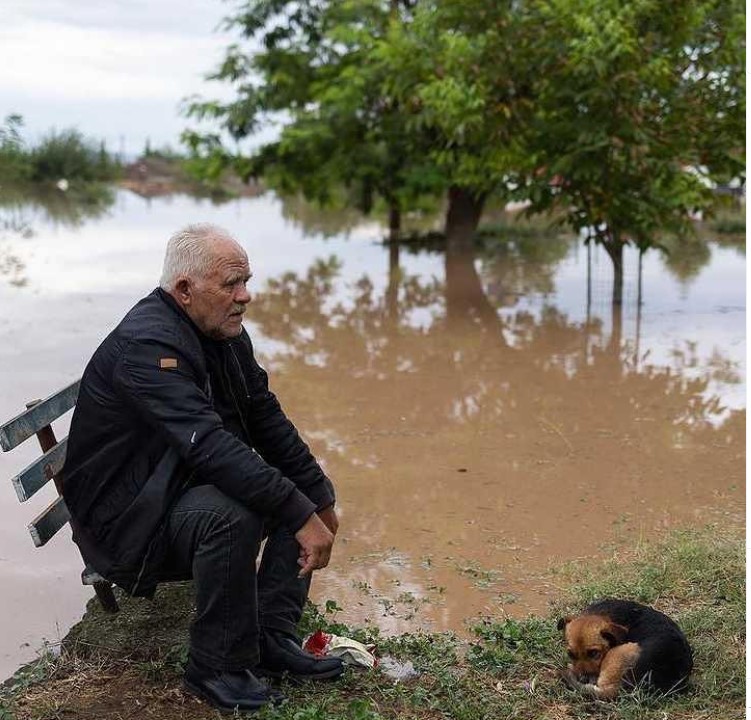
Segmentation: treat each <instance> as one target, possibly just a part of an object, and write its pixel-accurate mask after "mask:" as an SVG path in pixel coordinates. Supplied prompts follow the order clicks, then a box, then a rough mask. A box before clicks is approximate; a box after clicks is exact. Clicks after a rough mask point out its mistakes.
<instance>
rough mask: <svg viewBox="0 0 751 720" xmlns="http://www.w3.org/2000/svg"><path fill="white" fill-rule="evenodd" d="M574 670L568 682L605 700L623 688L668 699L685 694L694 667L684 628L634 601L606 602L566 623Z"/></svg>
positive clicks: (568, 674)
mask: <svg viewBox="0 0 751 720" xmlns="http://www.w3.org/2000/svg"><path fill="white" fill-rule="evenodd" d="M558 629H559V630H563V632H564V637H565V640H566V649H567V651H568V656H569V660H570V664H569V666H568V667H567V668H566V669H565V670H564V671H563V672H562V676H563V679H564V680H565V681H566V683H567V684H568V685H569V686H571V687H573V688H575V689H577V690H581V691H583V692H585V693H588V694H590V695H592V696H594V697H597V698H601V699H603V700H610V699H612V698H614V697H616V695H617V694H618V692H619V691H620V689H621V688H634V687H637V686H639V687H644V688H645V689H650V690H655V691H657V692H661V693H664V694H667V693H673V692H679V691H682V690H685V689H686V687H687V684H688V677H689V675H690V674H691V670H692V668H693V655H692V652H691V646H690V645H689V644H688V640H686V636H685V635H684V634H683V632H682V631H681V629H680V628H679V627H678V626H677V625H676V624H675V623H674V622H673V621H672V620H671V619H670V618H669V617H668V616H667V615H664V614H663V613H661V612H658V611H657V610H654V609H653V608H650V607H647V606H646V605H640V604H639V603H635V602H631V601H629V600H600V601H598V602H596V603H593V604H592V605H589V606H588V607H586V608H585V609H584V610H583V611H582V613H581V614H580V615H576V616H574V617H566V618H562V619H561V620H559V621H558Z"/></svg>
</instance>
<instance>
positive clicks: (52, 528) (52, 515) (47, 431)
mask: <svg viewBox="0 0 751 720" xmlns="http://www.w3.org/2000/svg"><path fill="white" fill-rule="evenodd" d="M80 385H81V381H80V380H76V381H75V382H73V383H71V384H70V385H68V386H67V387H65V388H63V389H62V390H59V391H58V392H56V393H54V394H52V395H50V396H49V397H48V398H46V399H45V400H37V401H34V402H31V403H28V405H27V408H28V409H27V410H25V411H24V412H22V413H21V414H20V415H16V417H14V418H13V419H12V420H9V421H8V422H6V423H4V424H3V425H0V447H1V448H2V449H3V451H4V452H8V451H10V450H13V448H15V447H18V446H19V445H20V444H21V443H22V442H24V441H25V440H27V439H28V438H30V437H31V436H32V435H36V437H37V439H38V440H39V444H40V446H41V448H42V452H43V455H42V456H41V457H40V458H38V459H37V460H35V461H34V462H33V463H31V464H30V465H29V466H28V467H26V468H24V469H23V470H22V471H21V472H20V473H18V475H16V476H15V477H14V478H12V482H13V487H14V488H15V490H16V495H18V499H19V501H20V502H26V501H27V500H28V499H29V498H30V497H31V496H32V495H34V493H36V492H37V490H39V489H40V488H42V487H44V486H45V485H46V484H47V483H48V482H49V481H50V480H52V481H54V483H55V487H56V488H57V491H58V497H57V498H56V499H55V500H54V501H53V502H52V503H51V504H50V505H49V506H48V507H47V508H46V509H45V510H43V511H42V512H41V513H40V514H39V515H37V517H35V518H34V519H33V520H32V521H31V523H30V524H29V532H30V533H31V537H32V539H33V540H34V544H35V545H36V546H37V547H41V546H42V545H44V544H45V543H46V542H47V541H48V540H49V539H50V538H51V537H52V536H53V535H54V534H55V533H56V532H57V531H58V530H59V529H60V528H61V527H63V525H65V523H67V522H68V520H70V513H69V512H68V508H67V507H66V506H65V501H64V500H63V499H62V497H60V492H61V489H62V486H61V484H60V480H59V475H60V470H62V467H63V465H64V463H65V450H66V446H67V442H68V438H67V437H66V438H63V439H62V440H60V441H58V440H57V439H56V438H55V433H54V431H53V430H52V426H51V423H52V422H54V421H55V420H57V419H58V418H59V417H60V416H62V415H63V414H65V413H66V412H67V411H68V410H70V409H71V408H72V407H73V406H74V405H75V404H76V399H77V398H78V389H79V387H80Z"/></svg>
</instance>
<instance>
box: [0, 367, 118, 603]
mask: <svg viewBox="0 0 751 720" xmlns="http://www.w3.org/2000/svg"><path fill="white" fill-rule="evenodd" d="M80 385H81V381H80V380H76V381H75V382H74V383H71V384H70V385H68V386H67V387H65V388H63V389H62V390H59V391H58V392H56V393H54V394H53V395H50V396H49V397H48V398H47V399H45V400H34V401H32V402H30V403H27V404H26V408H27V409H26V410H25V411H24V412H22V413H21V414H20V415H16V417H14V418H13V419H12V420H9V421H8V422H6V423H4V424H2V425H0V447H1V448H2V449H3V451H4V452H9V451H10V450H13V449H14V448H16V447H18V446H19V445H20V444H21V443H22V442H24V440H27V439H28V438H30V437H31V436H32V435H36V437H37V440H38V441H39V445H40V446H41V448H42V453H43V454H42V456H41V457H39V458H37V459H36V460H35V461H34V462H32V463H31V464H30V465H29V466H28V467H26V468H25V469H24V470H22V471H21V472H20V473H18V475H16V476H15V477H14V478H12V482H13V487H14V488H15V490H16V494H17V495H18V500H19V501H20V502H26V501H27V500H28V499H29V498H30V497H32V495H34V493H36V492H37V490H39V489H40V488H42V487H44V486H45V485H46V484H47V483H48V482H49V481H50V480H52V481H54V483H55V487H56V488H57V493H58V497H57V498H56V499H55V500H54V501H53V502H52V503H51V504H50V505H49V506H48V507H47V508H46V509H45V510H44V511H43V512H41V513H40V514H39V515H37V517H35V518H34V519H33V520H32V521H31V523H30V524H29V526H28V527H29V532H30V533H31V538H32V540H33V541H34V545H36V546H37V547H41V546H42V545H45V544H46V543H47V542H48V541H49V540H50V538H52V537H53V536H54V535H55V533H56V532H57V531H58V530H60V528H62V527H63V526H64V525H65V524H66V523H68V522H69V521H70V519H71V518H70V513H69V512H68V508H67V507H66V506H65V501H64V500H63V498H62V497H61V494H62V481H61V478H60V471H61V470H62V467H63V464H64V463H65V451H66V448H67V443H68V438H67V437H65V438H63V439H62V440H60V441H58V440H57V439H56V438H55V433H54V431H53V429H52V423H53V422H54V421H55V420H57V419H58V418H60V417H61V416H62V415H63V414H64V413H66V412H67V411H68V410H70V409H71V408H72V407H73V406H74V405H75V404H76V399H77V398H78V388H79V387H80ZM81 581H82V582H83V584H84V585H93V586H94V591H95V592H96V594H97V597H98V598H99V602H100V603H101V604H102V607H103V608H104V610H106V611H107V612H112V613H115V612H117V611H118V610H119V607H118V604H117V600H116V599H115V595H114V593H113V592H112V583H110V582H108V581H107V580H105V579H104V578H103V577H101V576H100V575H99V574H98V573H97V572H96V571H95V570H94V569H93V568H91V567H86V568H84V570H83V572H82V573H81Z"/></svg>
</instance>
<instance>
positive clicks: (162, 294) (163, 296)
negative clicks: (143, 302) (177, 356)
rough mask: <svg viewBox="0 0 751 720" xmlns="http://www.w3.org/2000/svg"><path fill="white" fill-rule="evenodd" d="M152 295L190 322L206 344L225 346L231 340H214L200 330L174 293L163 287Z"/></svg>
mask: <svg viewBox="0 0 751 720" xmlns="http://www.w3.org/2000/svg"><path fill="white" fill-rule="evenodd" d="M152 295H156V296H157V297H158V298H159V299H160V300H161V301H162V302H163V303H164V304H165V305H167V307H169V308H170V309H171V310H172V311H173V312H174V313H176V314H177V316H178V317H179V318H180V319H181V320H183V321H184V322H186V323H188V325H189V326H190V328H191V330H193V332H194V333H195V334H196V336H197V337H198V339H199V340H200V341H201V343H202V344H203V345H204V346H208V347H214V348H220V347H225V346H226V345H227V344H228V343H229V342H230V341H231V340H214V339H213V338H210V337H209V336H208V335H206V334H204V333H203V331H201V330H200V328H199V327H198V325H196V324H195V323H194V322H193V320H191V318H190V316H189V315H188V313H186V312H185V310H183V309H182V308H181V307H180V305H179V304H178V302H177V300H175V298H173V297H172V295H170V294H169V293H168V292H167V291H166V290H163V289H162V288H161V287H157V288H155V289H154V291H153V293H152Z"/></svg>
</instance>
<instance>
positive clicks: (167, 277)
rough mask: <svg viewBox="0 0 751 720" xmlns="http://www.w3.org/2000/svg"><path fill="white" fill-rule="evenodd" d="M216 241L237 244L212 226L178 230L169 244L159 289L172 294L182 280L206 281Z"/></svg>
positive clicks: (209, 224)
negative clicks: (201, 279) (182, 278)
mask: <svg viewBox="0 0 751 720" xmlns="http://www.w3.org/2000/svg"><path fill="white" fill-rule="evenodd" d="M217 240H230V241H232V242H237V240H235V238H234V237H232V235H231V234H230V233H229V232H228V231H227V230H225V229H224V228H221V227H219V226H218V225H212V224H211V223H196V224H193V225H188V226H186V227H184V228H182V230H178V231H177V232H176V233H175V234H174V235H172V237H171V238H170V239H169V240H168V241H167V251H166V253H165V255H164V266H163V267H162V277H161V279H160V280H159V286H160V287H161V288H162V289H163V290H166V291H167V292H171V291H172V290H174V289H175V284H176V283H177V281H178V280H179V279H180V278H181V277H186V276H187V277H192V278H202V277H206V275H207V274H208V273H209V270H210V269H211V263H212V262H213V260H214V244H215V243H216V241H217Z"/></svg>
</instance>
